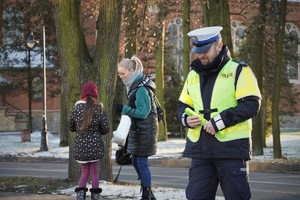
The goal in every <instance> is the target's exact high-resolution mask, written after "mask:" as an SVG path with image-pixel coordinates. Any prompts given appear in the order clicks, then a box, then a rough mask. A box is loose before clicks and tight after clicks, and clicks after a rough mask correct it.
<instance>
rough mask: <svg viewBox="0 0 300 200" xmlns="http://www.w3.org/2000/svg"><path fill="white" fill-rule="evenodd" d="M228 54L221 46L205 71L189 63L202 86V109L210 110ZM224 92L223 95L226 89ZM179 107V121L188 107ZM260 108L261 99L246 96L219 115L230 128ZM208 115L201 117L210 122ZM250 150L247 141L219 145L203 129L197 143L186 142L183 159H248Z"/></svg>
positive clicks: (198, 62)
mask: <svg viewBox="0 0 300 200" xmlns="http://www.w3.org/2000/svg"><path fill="white" fill-rule="evenodd" d="M227 53H228V50H227V48H226V47H225V46H223V48H222V51H221V52H220V54H219V55H218V56H217V58H216V59H215V60H214V62H213V64H212V65H211V66H209V67H206V68H204V67H202V65H201V62H200V60H199V59H196V60H194V61H193V62H192V63H191V69H192V70H194V71H196V72H197V73H198V74H199V75H200V77H201V79H200V80H201V83H199V84H200V85H201V86H200V87H201V96H202V98H203V106H204V109H205V110H208V109H210V102H211V96H212V91H213V87H214V84H215V81H216V78H217V76H218V74H219V72H220V70H221V69H222V68H223V66H224V65H225V64H226V63H227V62H228V61H229V58H230V57H229V55H228V54H227ZM241 64H242V63H241ZM224 92H226V90H225V89H224ZM220 95H222V94H220ZM178 106H179V107H178V118H179V119H181V116H182V115H183V113H184V109H185V108H186V107H187V105H186V104H184V103H182V102H179V104H178ZM259 106H260V99H259V98H258V97H256V96H248V97H245V98H243V99H241V100H238V105H237V106H236V107H234V108H228V109H227V110H224V111H223V112H222V113H220V114H221V116H222V119H223V121H224V124H225V126H226V127H229V126H233V125H235V124H237V123H240V122H242V121H245V120H246V119H249V118H252V117H254V116H255V115H256V114H257V112H258V111H259ZM209 115H210V114H209V113H207V114H204V118H206V119H207V120H209V119H210V118H209ZM213 125H214V124H213ZM250 148H251V147H250V140H249V139H248V138H246V139H238V140H233V141H228V142H220V141H218V140H217V139H216V138H215V137H214V136H212V135H210V134H208V133H206V132H205V131H204V130H203V129H202V130H201V134H200V139H199V140H198V141H197V142H196V143H192V142H191V141H190V140H188V139H187V143H186V147H185V150H184V153H183V156H184V157H190V158H232V159H249V158H250Z"/></svg>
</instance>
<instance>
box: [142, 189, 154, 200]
mask: <svg viewBox="0 0 300 200" xmlns="http://www.w3.org/2000/svg"><path fill="white" fill-rule="evenodd" d="M141 200H156V198H155V196H154V194H153V192H152V190H151V187H143V194H142V198H141Z"/></svg>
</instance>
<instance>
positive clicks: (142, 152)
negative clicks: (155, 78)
mask: <svg viewBox="0 0 300 200" xmlns="http://www.w3.org/2000/svg"><path fill="white" fill-rule="evenodd" d="M144 80H146V82H145V81H144ZM143 81H144V83H143ZM140 84H142V85H143V86H141V85H140ZM154 89H155V84H154V82H152V81H151V80H150V79H149V78H145V77H144V76H142V77H139V78H137V80H135V82H134V83H133V85H132V86H131V88H130V90H129V92H128V96H127V97H128V104H127V109H123V113H124V114H126V115H128V116H129V117H130V118H131V122H132V124H131V127H130V131H129V134H128V146H127V152H128V153H130V154H132V155H137V156H152V155H154V154H156V149H157V133H158V120H157V114H156V105H155V102H154V98H153V92H151V90H153V91H154ZM138 91H139V92H138ZM137 92H138V95H137ZM148 99H149V101H148ZM143 100H147V102H148V104H149V103H150V104H151V105H146V106H141V108H144V109H149V110H144V111H138V109H141V108H138V107H137V106H136V105H142V104H143V102H141V101H143ZM145 103H146V102H144V104H145ZM124 110H125V112H124ZM139 113H147V114H146V115H144V116H142V115H141V114H139Z"/></svg>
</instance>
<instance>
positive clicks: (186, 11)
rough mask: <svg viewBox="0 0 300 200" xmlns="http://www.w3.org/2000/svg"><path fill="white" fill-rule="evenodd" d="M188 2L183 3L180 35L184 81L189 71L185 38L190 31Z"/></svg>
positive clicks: (188, 52)
mask: <svg viewBox="0 0 300 200" xmlns="http://www.w3.org/2000/svg"><path fill="white" fill-rule="evenodd" d="M190 4H191V3H190V0H184V1H183V24H182V34H183V52H182V53H183V55H182V57H183V58H182V66H183V76H184V80H185V79H186V77H187V75H188V73H189V71H190V69H189V68H190V67H189V66H190V38H189V37H187V34H188V32H189V31H190Z"/></svg>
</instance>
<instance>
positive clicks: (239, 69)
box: [233, 60, 248, 89]
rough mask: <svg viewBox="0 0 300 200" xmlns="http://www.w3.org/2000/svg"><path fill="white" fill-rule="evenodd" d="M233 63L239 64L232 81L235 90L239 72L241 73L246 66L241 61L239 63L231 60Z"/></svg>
mask: <svg viewBox="0 0 300 200" xmlns="http://www.w3.org/2000/svg"><path fill="white" fill-rule="evenodd" d="M233 61H235V62H237V63H239V65H238V67H237V68H236V75H235V80H234V88H235V89H236V85H237V81H238V79H239V76H240V74H241V71H242V69H243V67H246V66H248V65H247V64H246V63H245V62H243V61H239V60H233Z"/></svg>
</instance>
